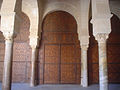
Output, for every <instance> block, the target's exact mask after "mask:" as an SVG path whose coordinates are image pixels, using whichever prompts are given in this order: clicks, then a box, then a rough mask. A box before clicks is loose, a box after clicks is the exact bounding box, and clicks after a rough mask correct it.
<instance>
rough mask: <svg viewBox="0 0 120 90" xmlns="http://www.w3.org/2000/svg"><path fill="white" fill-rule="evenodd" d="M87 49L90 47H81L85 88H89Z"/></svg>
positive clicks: (82, 74)
mask: <svg viewBox="0 0 120 90" xmlns="http://www.w3.org/2000/svg"><path fill="white" fill-rule="evenodd" d="M87 49H88V45H81V85H82V86H83V87H87V86H88V71H87Z"/></svg>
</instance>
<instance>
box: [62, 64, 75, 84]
mask: <svg viewBox="0 0 120 90" xmlns="http://www.w3.org/2000/svg"><path fill="white" fill-rule="evenodd" d="M61 83H63V84H64V83H67V84H68V83H69V84H70V83H71V84H72V83H76V65H74V64H62V65H61Z"/></svg>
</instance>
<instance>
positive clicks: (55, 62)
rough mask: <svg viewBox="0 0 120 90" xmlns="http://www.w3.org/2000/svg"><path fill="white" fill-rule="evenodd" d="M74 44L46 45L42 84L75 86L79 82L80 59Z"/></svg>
mask: <svg viewBox="0 0 120 90" xmlns="http://www.w3.org/2000/svg"><path fill="white" fill-rule="evenodd" d="M76 49H77V48H76V45H74V44H46V45H45V62H44V84H76V83H79V81H80V68H79V67H80V59H79V58H76V55H77V54H76V53H77V52H76V51H75V50H76Z"/></svg>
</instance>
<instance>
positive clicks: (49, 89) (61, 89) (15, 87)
mask: <svg viewBox="0 0 120 90" xmlns="http://www.w3.org/2000/svg"><path fill="white" fill-rule="evenodd" d="M0 90H2V89H1V83H0ZM12 90H99V85H91V86H89V87H87V88H83V87H81V86H80V85H39V86H36V87H34V88H31V87H29V84H22V83H14V84H12ZM109 90H120V84H110V85H109Z"/></svg>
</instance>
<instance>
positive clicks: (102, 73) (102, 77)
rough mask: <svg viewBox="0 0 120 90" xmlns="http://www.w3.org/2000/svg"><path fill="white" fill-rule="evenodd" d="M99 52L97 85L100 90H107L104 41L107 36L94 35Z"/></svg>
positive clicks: (101, 34)
mask: <svg viewBox="0 0 120 90" xmlns="http://www.w3.org/2000/svg"><path fill="white" fill-rule="evenodd" d="M95 38H96V40H97V41H98V48H99V49H98V50H99V84H100V86H99V87H100V90H108V71H107V52H106V40H107V38H108V34H105V33H100V34H97V35H96V37H95Z"/></svg>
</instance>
